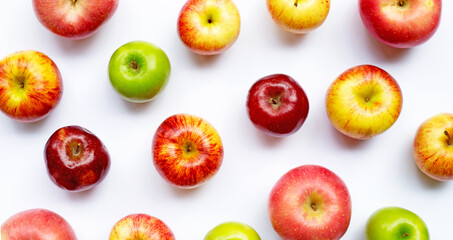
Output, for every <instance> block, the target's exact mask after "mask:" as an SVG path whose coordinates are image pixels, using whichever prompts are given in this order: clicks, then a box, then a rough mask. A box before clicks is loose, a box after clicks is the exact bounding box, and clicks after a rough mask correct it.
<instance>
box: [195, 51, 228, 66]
mask: <svg viewBox="0 0 453 240" xmlns="http://www.w3.org/2000/svg"><path fill="white" fill-rule="evenodd" d="M189 54H190V57H191V58H192V60H193V61H194V62H195V64H196V65H197V66H199V67H209V66H211V65H212V64H214V63H215V62H216V61H217V59H219V57H220V55H221V54H222V53H220V54H216V55H201V54H197V53H194V52H192V51H189Z"/></svg>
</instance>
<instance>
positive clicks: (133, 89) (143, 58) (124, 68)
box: [108, 41, 171, 103]
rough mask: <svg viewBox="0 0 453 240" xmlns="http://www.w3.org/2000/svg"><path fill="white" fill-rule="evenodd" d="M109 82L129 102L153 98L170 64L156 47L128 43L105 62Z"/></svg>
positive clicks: (144, 43)
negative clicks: (107, 65) (106, 63)
mask: <svg viewBox="0 0 453 240" xmlns="http://www.w3.org/2000/svg"><path fill="white" fill-rule="evenodd" d="M108 71H109V79H110V83H111V84H112V86H113V88H114V89H115V90H116V92H117V93H118V94H120V95H121V96H122V97H123V98H124V99H126V100H128V101H130V102H137V103H142V102H147V101H151V100H152V99H154V98H155V97H156V96H157V95H158V94H159V93H160V92H162V91H163V90H164V88H165V86H167V83H168V80H169V78H170V72H171V65H170V60H169V59H168V57H167V54H165V52H164V51H163V50H162V49H161V48H159V47H158V46H156V45H154V44H152V43H149V42H144V41H132V42H128V43H126V44H124V45H122V46H121V47H119V48H118V49H117V50H116V51H115V52H114V53H113V55H112V56H111V57H110V61H109V67H108Z"/></svg>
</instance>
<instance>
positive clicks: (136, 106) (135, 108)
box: [120, 98, 153, 114]
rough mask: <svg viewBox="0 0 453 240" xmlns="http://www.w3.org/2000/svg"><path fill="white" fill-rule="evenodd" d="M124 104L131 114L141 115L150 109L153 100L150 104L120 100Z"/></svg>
mask: <svg viewBox="0 0 453 240" xmlns="http://www.w3.org/2000/svg"><path fill="white" fill-rule="evenodd" d="M120 100H121V102H122V104H123V105H124V106H126V109H127V110H128V111H129V112H131V113H136V114H139V113H142V112H144V111H146V109H148V108H149V105H151V104H152V102H153V100H152V101H149V102H143V103H135V102H129V101H127V100H125V99H122V98H121V99H120Z"/></svg>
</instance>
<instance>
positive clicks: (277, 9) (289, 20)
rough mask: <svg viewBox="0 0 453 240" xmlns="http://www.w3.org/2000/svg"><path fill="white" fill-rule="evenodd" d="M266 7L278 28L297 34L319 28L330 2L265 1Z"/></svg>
mask: <svg viewBox="0 0 453 240" xmlns="http://www.w3.org/2000/svg"><path fill="white" fill-rule="evenodd" d="M266 5H267V10H268V11H269V13H270V15H271V17H272V19H273V20H274V22H275V23H276V24H277V25H278V26H279V27H281V28H282V29H284V30H286V31H288V32H292V33H297V34H303V33H308V32H310V31H313V30H314V29H316V28H318V27H319V26H321V25H322V24H323V23H324V21H325V20H326V18H327V15H328V14H329V10H330V0H310V1H305V0H291V1H288V0H266Z"/></svg>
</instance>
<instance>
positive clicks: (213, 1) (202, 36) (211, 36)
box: [178, 0, 241, 55]
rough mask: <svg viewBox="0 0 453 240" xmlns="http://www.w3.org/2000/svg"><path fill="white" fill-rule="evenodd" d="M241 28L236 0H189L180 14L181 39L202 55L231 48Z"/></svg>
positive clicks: (179, 29) (179, 33)
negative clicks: (234, 0)
mask: <svg viewBox="0 0 453 240" xmlns="http://www.w3.org/2000/svg"><path fill="white" fill-rule="evenodd" d="M240 28H241V18H240V15H239V10H238V9H237V7H236V5H235V4H234V3H233V1H232V0H188V1H187V2H186V4H184V6H183V7H182V9H181V11H180V13H179V18H178V35H179V38H180V39H181V41H182V42H183V43H184V45H186V47H188V48H189V49H190V50H192V51H193V52H195V53H197V54H201V55H215V54H219V53H222V52H224V51H225V50H227V49H228V48H230V47H231V45H233V43H234V42H236V40H237V38H238V37H239V31H240Z"/></svg>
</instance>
